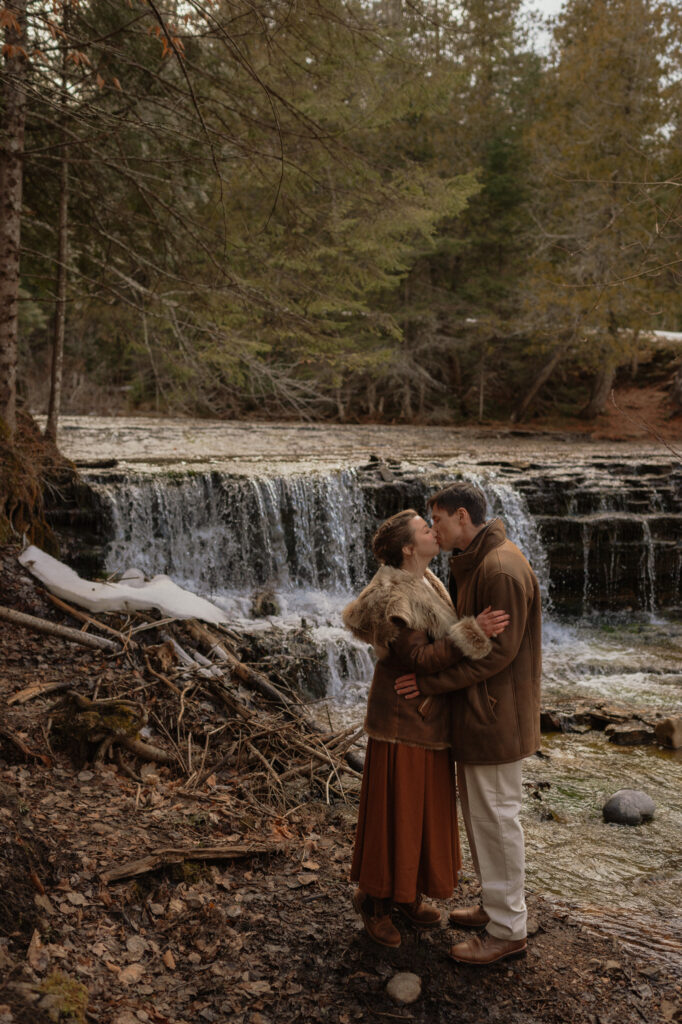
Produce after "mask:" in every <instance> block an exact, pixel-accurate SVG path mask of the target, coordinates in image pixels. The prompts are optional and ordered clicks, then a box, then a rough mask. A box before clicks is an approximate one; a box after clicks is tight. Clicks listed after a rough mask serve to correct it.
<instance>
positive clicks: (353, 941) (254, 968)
mask: <svg viewBox="0 0 682 1024" xmlns="http://www.w3.org/2000/svg"><path fill="white" fill-rule="evenodd" d="M15 555H16V552H15V551H13V550H9V549H3V550H2V551H1V552H0V576H1V579H2V590H3V602H4V603H5V604H7V605H11V606H12V607H14V608H17V609H18V610H20V611H23V612H28V613H31V614H36V615H40V616H43V617H45V618H50V619H53V620H54V621H63V622H64V623H67V624H68V625H71V626H73V625H75V623H74V621H73V620H72V619H70V618H69V617H68V616H66V615H62V614H61V613H58V612H56V611H55V609H54V608H53V606H52V605H51V604H50V602H48V601H47V599H46V598H45V597H44V596H42V595H41V594H40V593H39V591H38V590H37V589H36V588H35V586H34V585H33V583H32V581H31V580H30V579H29V578H28V577H27V576H26V575H25V574H24V573H23V571H22V570H20V568H19V567H18V566H17V563H16V560H15ZM0 650H2V667H1V668H0V707H1V709H2V711H1V713H0V724H1V725H2V732H0V978H1V979H2V980H1V981H0V1021H1V1022H2V1024H17V1022H21V1024H43V1022H47V1021H50V1020H51V1021H78V1022H85V1021H92V1022H97V1024H138V1022H141V1024H150V1022H151V1024H185V1022H186V1024H202V1022H204V1021H205V1022H208V1024H211V1022H218V1024H227V1022H230V1024H280V1022H287V1024H289V1022H291V1024H293V1022H300V1024H304V1022H311V1021H330V1022H331V1021H333V1022H338V1024H351V1022H355V1021H390V1020H400V1019H404V1020H411V1021H418V1022H423V1024H435V1022H453V1024H455V1022H463V1024H468V1022H472V1024H473V1022H481V1021H499V1022H504V1024H515V1022H516V1024H540V1022H542V1024H557V1022H566V1024H568V1022H571V1024H583V1022H584V1024H635V1022H637V1024H639V1022H640V1021H642V1020H644V1021H647V1022H659V1021H660V1022H665V1021H678V1022H679V1021H682V1011H681V1009H680V1000H681V993H682V988H681V985H680V980H681V978H680V976H675V973H674V971H673V969H672V968H671V969H667V968H661V967H660V966H656V965H652V963H651V962H650V960H649V958H648V957H647V956H646V954H643V955H642V957H641V958H637V957H634V956H633V955H631V954H630V953H628V952H626V951H624V950H623V949H619V948H618V946H617V944H614V941H613V940H612V939H611V938H609V937H608V936H604V935H599V934H595V933H590V932H588V931H586V930H584V929H582V928H581V927H580V925H579V924H578V923H577V922H574V921H572V919H571V915H570V913H569V912H568V911H566V910H555V909H553V908H552V906H551V905H550V904H549V903H546V902H545V901H543V899H542V898H541V895H540V894H534V895H531V897H530V900H529V904H530V910H531V916H532V917H533V918H534V920H535V922H536V926H537V930H536V931H535V934H534V935H533V937H532V938H531V939H530V941H529V947H528V953H527V956H526V957H525V958H523V959H521V960H517V961H507V962H503V963H501V964H499V965H497V966H494V967H492V968H487V969H476V968H466V967H463V966H455V965H454V964H452V963H451V962H450V961H448V960H447V958H446V956H445V954H446V951H447V948H448V945H449V942H450V941H451V939H452V936H453V935H454V933H453V932H452V930H450V929H446V928H443V929H442V930H439V931H436V932H435V933H430V934H425V935H419V934H417V933H415V932H413V931H411V930H409V929H408V928H405V929H404V930H403V943H402V946H401V948H400V949H399V950H397V951H395V952H390V951H385V950H381V949H379V948H377V947H375V946H374V945H372V943H371V942H370V941H369V940H368V939H367V937H366V936H365V934H364V933H363V931H362V929H361V927H360V925H359V922H358V919H357V918H356V917H355V915H354V914H353V912H352V910H351V905H350V897H351V892H352V887H351V885H350V884H349V882H348V871H349V864H350V855H351V848H352V840H353V833H354V824H355V814H356V803H355V801H356V794H357V784H356V783H357V780H354V779H353V776H352V774H351V775H350V776H349V778H348V779H346V780H345V782H344V784H343V793H344V794H345V799H344V797H343V795H341V794H340V793H339V792H338V791H337V792H336V793H335V792H334V790H333V789H332V790H329V789H325V786H324V785H320V784H319V783H317V782H316V781H315V778H316V777H314V778H313V782H312V783H311V782H310V780H309V778H308V777H305V778H303V779H302V778H301V777H300V776H297V777H295V778H294V779H293V782H292V785H294V784H295V788H293V789H292V790H291V791H290V792H287V793H284V792H282V793H280V792H279V790H276V789H275V787H274V785H273V788H272V796H271V798H268V797H267V793H268V788H267V784H266V781H265V780H261V782H258V783H256V782H255V781H253V780H255V779H256V776H255V775H254V765H253V764H251V765H250V766H249V767H248V772H247V771H246V769H245V770H244V771H240V769H239V767H238V765H239V762H238V761H236V762H235V760H234V757H232V759H231V758H230V755H229V748H227V749H226V747H224V746H221V743H222V740H221V737H222V736H223V734H228V733H229V734H230V735H234V733H233V732H231V729H232V725H231V724H230V716H229V714H228V712H227V711H226V712H225V714H224V715H223V716H222V719H221V721H217V720H215V711H214V708H213V705H211V704H209V703H207V701H206V699H205V697H202V696H201V694H200V693H199V692H198V691H196V692H195V691H193V690H191V689H187V691H186V692H185V693H184V701H185V708H186V711H185V715H184V716H183V719H182V721H181V722H179V723H178V722H177V721H176V728H175V730H171V729H169V730H168V732H167V734H166V733H164V732H163V730H162V729H161V727H160V725H157V726H156V729H155V736H154V741H155V742H158V743H161V744H162V745H163V747H164V748H165V749H166V750H167V751H168V752H169V753H170V754H173V758H172V761H171V763H170V764H167V765H160V764H146V765H145V763H144V762H143V761H141V760H139V759H136V758H135V757H134V756H133V755H132V754H130V753H128V754H126V758H125V760H123V761H122V762H121V763H120V764H119V763H117V762H116V761H109V760H107V759H106V758H105V759H104V760H103V761H101V762H100V763H98V764H93V762H92V760H91V759H90V757H89V756H88V750H91V749H92V748H88V747H87V746H86V748H85V749H84V751H81V755H78V753H77V752H76V751H74V749H73V748H72V747H71V748H67V747H64V748H62V747H61V746H60V743H59V737H58V733H57V731H56V727H55V722H56V717H57V711H56V710H55V702H56V701H57V700H58V699H59V696H60V694H59V691H56V692H55V693H53V694H49V693H46V694H44V695H43V696H38V697H35V698H34V699H31V700H26V701H25V702H23V703H21V702H19V701H16V700H14V701H13V702H12V703H9V702H10V701H12V698H13V697H14V698H16V696H17V694H18V693H20V692H21V691H23V690H26V688H28V687H31V686H35V685H36V684H41V685H43V684H46V683H55V684H61V685H63V686H68V687H70V688H73V689H74V690H77V691H81V692H83V693H87V694H89V695H90V696H91V697H93V696H94V695H97V697H98V699H102V698H104V697H107V696H113V695H118V696H120V695H121V694H123V693H125V694H126V695H127V697H128V698H130V699H133V700H135V701H140V702H144V704H145V706H146V708H147V710H148V711H149V714H150V720H155V721H157V722H164V721H167V719H166V718H165V717H164V715H165V714H166V711H165V710H164V709H165V708H166V707H167V705H166V704H165V703H164V702H165V701H173V702H175V703H174V704H173V706H174V707H177V706H178V694H176V693H174V692H173V690H171V689H169V687H168V686H167V681H171V682H173V680H174V679H176V677H175V676H171V674H170V670H169V671H168V673H166V672H164V671H163V670H161V669H159V668H158V662H157V663H156V664H157V668H156V670H155V671H156V673H157V674H156V675H155V674H154V673H152V672H151V671H150V670H149V669H148V667H147V665H146V664H145V661H144V658H138V660H137V662H135V660H134V659H133V661H132V662H131V660H130V659H127V658H126V657H123V656H115V655H111V654H110V653H107V652H94V651H90V650H87V649H85V648H83V647H80V646H76V645H74V644H71V643H68V642H65V641H64V640H61V639H58V638H47V637H41V636H39V635H38V634H35V633H32V632H30V631H27V630H23V629H20V628H19V627H17V626H14V625H10V624H9V623H5V622H0ZM153 665H154V663H153V662H152V661H151V660H150V662H149V667H150V668H151V667H153ZM163 676H165V677H166V682H164V681H163V678H161V677H163ZM237 696H239V694H237ZM242 696H243V695H242ZM240 699H241V698H240ZM249 700H250V702H251V703H250V704H249V703H248V702H247V704H246V705H245V706H250V707H251V709H252V710H253V711H254V714H255V713H256V712H258V713H259V714H261V713H265V712H263V710H262V707H261V705H260V704H259V703H258V701H257V700H256V699H255V698H249ZM202 704H205V705H206V706H202ZM153 716H155V719H154V717H153ZM202 716H203V717H202ZM185 717H186V718H187V723H185ZM212 718H213V720H212V721H210V720H211V719H212ZM200 722H204V724H207V723H209V724H210V725H211V727H212V728H214V729H216V730H218V732H216V733H215V734H214V736H213V738H212V740H211V745H210V748H209V753H208V754H207V761H206V764H211V763H214V764H215V765H217V764H218V763H219V761H220V758H221V757H223V759H224V766H223V767H222V768H220V767H216V769H215V771H212V772H211V773H210V774H209V775H208V777H206V778H205V780H204V781H203V783H202V784H200V785H198V786H197V787H196V788H195V789H192V788H191V787H190V786H189V785H188V772H187V770H185V771H183V770H181V764H182V763H183V761H184V763H185V769H188V768H189V767H191V764H190V765H189V766H188V765H187V757H188V752H187V742H188V741H187V737H188V732H191V731H192V730H193V731H194V733H195V735H198V734H199V723H200ZM244 729H246V724H245V725H244ZM221 730H222V731H221ZM249 735H250V737H251V741H252V742H253V744H254V746H256V747H257V743H258V740H257V739H254V733H253V731H252V732H251V733H250V734H249ZM230 742H231V743H232V742H234V741H233V740H230ZM176 748H177V749H176ZM264 749H265V748H264ZM267 749H271V748H267ZM178 750H179V751H180V752H181V753H182V759H178V757H177V756H176V755H177V751H178ZM233 753H234V751H233ZM83 755H84V756H85V757H87V759H86V760H83V759H82V757H83ZM202 756H203V751H202V748H201V747H198V748H196V749H195V757H196V758H198V759H200V758H201V757H202ZM213 757H215V758H216V761H215V762H211V761H210V759H211V758H213ZM190 760H191V758H190ZM256 760H257V758H254V761H256ZM198 764H199V761H198V760H195V762H194V767H195V768H196V767H197V766H198ZM260 767H261V768H262V773H263V775H264V776H267V774H268V773H267V768H266V767H265V766H263V765H261V766H260ZM280 767H281V766H280ZM125 769H127V770H125ZM278 770H279V769H278ZM130 773H132V774H133V775H135V777H136V779H137V780H138V781H135V780H134V779H133V778H131V777H130ZM195 778H196V776H195ZM257 785H258V786H261V785H262V787H263V788H260V789H258V788H256V786H257ZM208 847H211V848H217V849H218V850H219V851H221V852H220V855H216V856H211V855H207V856H206V858H205V859H204V855H203V853H196V854H195V856H194V857H193V856H192V855H191V854H185V855H179V854H177V851H178V850H180V849H182V850H185V851H187V850H191V849H195V850H197V848H198V849H199V850H200V851H204V852H205V851H206V848H208ZM254 848H259V849H266V850H267V851H268V852H266V853H255V854H254V853H249V852H248V851H249V849H251V850H253V849H254ZM160 850H165V851H169V850H171V851H176V854H175V855H173V854H169V853H166V854H165V863H164V855H160V861H161V862H160V863H158V865H157V866H156V867H155V868H150V869H149V870H147V869H146V868H149V867H150V865H149V863H148V862H147V863H146V864H143V868H145V870H143V871H142V872H141V873H140V874H138V875H137V876H133V877H130V876H128V877H124V878H122V879H121V880H120V881H115V880H109V881H108V882H107V881H105V880H104V878H103V876H104V875H105V873H106V872H107V871H108V870H110V869H113V868H116V867H121V866H122V865H126V864H129V862H130V861H134V860H140V859H142V860H144V858H148V857H150V855H151V854H152V852H154V853H156V854H157V860H158V858H159V855H158V851H160ZM230 850H232V853H233V855H230V852H229V851H230ZM244 851H247V852H244ZM472 898H475V893H474V891H473V884H472V883H471V882H470V881H469V880H467V878H465V880H464V881H463V883H462V886H461V888H460V889H459V890H458V891H457V893H455V896H454V899H453V901H452V903H453V904H454V903H460V904H461V903H465V902H467V901H468V900H470V899H472ZM442 909H443V910H444V911H445V910H446V909H447V905H446V904H445V903H443V904H442ZM444 916H445V915H444ZM397 971H411V972H414V973H416V974H417V975H419V977H420V978H421V980H422V995H421V997H420V998H419V1000H418V1001H417V1002H416V1003H414V1004H412V1005H411V1006H408V1007H399V1006H396V1005H395V1004H393V1003H392V1002H391V1000H390V998H389V996H388V995H387V993H386V982H387V980H388V979H389V978H390V977H391V976H392V975H393V974H394V973H395V972H397Z"/></svg>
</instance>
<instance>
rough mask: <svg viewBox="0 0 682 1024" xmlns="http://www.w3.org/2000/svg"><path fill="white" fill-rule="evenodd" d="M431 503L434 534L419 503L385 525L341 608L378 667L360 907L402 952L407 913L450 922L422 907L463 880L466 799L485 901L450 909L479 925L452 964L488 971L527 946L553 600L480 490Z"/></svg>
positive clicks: (422, 921) (363, 799)
mask: <svg viewBox="0 0 682 1024" xmlns="http://www.w3.org/2000/svg"><path fill="white" fill-rule="evenodd" d="M428 508H429V510H430V514H431V520H432V523H433V525H432V526H429V524H428V523H427V522H426V521H425V520H424V519H423V518H422V517H421V516H420V515H419V514H418V513H417V512H416V511H415V510H414V509H407V510H406V511H404V512H398V513H397V515H394V516H391V518H390V519H387V520H386V521H385V522H384V523H382V524H381V526H380V527H379V529H378V530H377V532H376V534H375V536H374V538H373V541H372V550H373V552H374V555H375V557H376V559H377V561H378V562H379V563H380V567H379V570H378V571H377V573H376V574H375V576H374V577H373V579H372V580H371V581H370V583H369V584H368V585H367V586H366V587H365V588H364V590H363V591H362V592H361V593H360V595H359V596H358V597H357V598H356V599H355V600H354V601H352V602H351V603H350V604H349V605H347V607H346V608H345V609H344V611H343V621H344V624H345V625H346V627H347V628H348V629H349V630H350V631H351V632H352V633H353V634H354V635H355V636H356V637H358V638H359V639H361V640H364V641H365V642H367V643H370V644H372V645H373V647H374V649H375V652H376V655H377V659H378V660H377V663H376V666H375V670H374V676H373V678H372V684H371V687H370V691H369V697H368V701H367V714H366V718H365V731H366V733H367V735H368V742H367V755H366V758H365V768H364V772H363V778H362V789H361V794H360V808H359V814H358V825H357V834H356V839H355V848H354V853H353V863H352V868H351V880H352V881H353V882H356V883H357V886H358V888H357V890H356V891H355V894H354V896H353V905H354V907H355V909H356V911H357V912H358V913H359V914H360V915H361V917H362V920H363V922H364V926H365V929H366V931H367V933H368V934H369V936H370V937H371V938H372V939H373V940H374V941H375V942H377V943H379V944H380V945H382V946H388V947H392V948H396V947H398V946H400V943H401V934H400V931H399V930H398V928H397V927H396V925H395V923H394V919H393V913H394V911H395V913H396V914H397V915H399V916H400V917H401V918H403V919H404V920H405V921H407V922H408V923H409V924H410V925H412V926H413V927H415V928H418V929H426V928H434V927H437V926H439V925H440V922H441V915H440V911H439V910H438V909H437V907H435V906H434V905H433V904H431V903H428V902H426V900H425V899H424V897H430V898H432V899H449V898H451V896H452V894H453V891H454V889H455V888H456V886H457V877H458V871H459V870H460V868H461V852H460V845H459V835H458V828H457V797H458V796H459V802H460V806H461V811H462V817H463V819H464V824H465V827H466V832H467V838H468V841H469V848H470V850H471V856H472V860H473V864H474V869H475V871H476V874H477V876H478V880H479V883H480V888H481V902H480V905H477V906H467V907H459V908H456V909H454V910H452V911H451V913H450V916H449V919H450V923H451V924H452V925H453V926H454V927H457V928H470V929H475V930H476V931H475V933H474V934H473V935H472V937H470V938H469V939H468V940H466V941H460V942H456V943H455V944H453V945H452V946H451V948H450V950H449V954H448V955H449V956H450V957H451V959H452V960H455V961H458V962H460V963H465V964H474V965H486V964H491V963H494V962H496V961H498V960H502V959H504V958H505V957H510V956H517V955H519V954H521V953H523V952H524V950H525V948H526V903H525V896H524V882H525V852H524V841H523V830H522V827H521V822H520V812H521V801H522V781H521V763H522V761H523V759H524V758H526V757H529V756H530V755H532V754H534V753H535V752H536V751H537V750H538V749H539V747H540V675H541V606H540V590H539V586H538V581H537V579H536V577H535V573H534V572H533V570H532V569H531V567H530V565H529V563H528V561H527V560H526V558H525V557H524V555H523V554H522V553H521V551H520V550H519V549H518V548H517V547H516V545H515V544H513V543H512V542H511V541H510V540H508V539H507V536H506V532H505V528H504V524H503V523H502V521H501V520H500V519H497V518H495V519H491V520H489V521H486V511H487V510H486V499H485V495H484V493H483V491H482V490H481V489H480V487H478V486H477V485H475V484H473V483H469V482H467V481H461V482H459V481H458V482H456V483H453V484H451V485H449V486H448V487H445V488H444V489H443V490H440V491H438V493H437V494H434V495H433V496H432V497H431V498H430V499H429V501H428ZM439 550H443V551H448V552H452V556H451V558H450V574H449V580H448V586H447V588H446V587H445V586H444V585H443V584H442V583H441V582H440V581H439V580H438V579H437V577H436V576H434V574H433V573H432V572H430V571H429V569H428V566H429V563H430V562H431V560H432V559H433V558H434V557H435V556H436V555H437V554H438V552H439ZM455 766H456V767H455Z"/></svg>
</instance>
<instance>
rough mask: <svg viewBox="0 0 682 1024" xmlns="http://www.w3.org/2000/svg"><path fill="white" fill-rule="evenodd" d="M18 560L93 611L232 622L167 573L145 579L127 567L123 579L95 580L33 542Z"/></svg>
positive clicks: (66, 598) (49, 585) (53, 588)
mask: <svg viewBox="0 0 682 1024" xmlns="http://www.w3.org/2000/svg"><path fill="white" fill-rule="evenodd" d="M19 561H20V562H21V564H22V565H23V566H25V567H26V568H27V569H28V570H29V572H31V573H32V574H33V575H34V576H35V577H36V579H38V580H40V582H41V583H42V584H44V586H46V587H47V589H48V590H49V591H51V592H52V593H53V594H56V595H57V597H61V598H62V600H64V601H70V602H71V603H72V604H75V605H78V606H79V607H80V608H86V609H87V610H88V611H90V612H137V611H147V610H149V609H150V608H158V609H159V611H160V612H161V613H162V614H163V615H170V616H172V617H173V618H176V619H201V620H202V622H213V623H219V622H229V619H228V617H227V615H226V614H225V612H224V611H222V610H221V609H220V608H217V607H216V605H214V604H212V603H211V602H210V601H207V600H206V599H205V598H203V597H199V596H198V595H197V594H193V593H192V592H191V591H189V590H185V589H183V587H179V586H178V585H177V583H174V582H173V580H171V579H170V578H169V577H168V576H164V575H160V576H154V577H153V578H152V579H151V580H148V581H145V579H144V577H143V575H142V573H141V572H140V571H139V570H138V569H128V570H127V571H126V572H125V573H124V575H123V581H122V582H120V583H95V582H93V581H92V580H84V579H82V578H81V577H80V576H79V575H78V573H77V572H75V571H74V570H73V569H71V568H69V566H68V565H64V564H63V562H60V561H58V560H57V559H56V558H52V556H51V555H48V554H46V552H45V551H41V550H40V548H37V547H35V546H34V545H30V546H29V547H27V548H26V550H25V551H23V552H22V553H21V555H19Z"/></svg>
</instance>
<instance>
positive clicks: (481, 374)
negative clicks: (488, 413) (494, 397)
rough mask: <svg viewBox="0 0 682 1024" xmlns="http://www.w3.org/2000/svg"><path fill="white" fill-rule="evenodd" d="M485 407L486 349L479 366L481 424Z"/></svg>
mask: <svg viewBox="0 0 682 1024" xmlns="http://www.w3.org/2000/svg"><path fill="white" fill-rule="evenodd" d="M484 406H485V349H484V350H483V355H482V356H481V362H480V363H479V365H478V422H479V423H480V422H481V420H482V419H483V410H484Z"/></svg>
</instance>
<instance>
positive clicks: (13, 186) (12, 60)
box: [0, 0, 27, 438]
mask: <svg viewBox="0 0 682 1024" xmlns="http://www.w3.org/2000/svg"><path fill="white" fill-rule="evenodd" d="M5 11H6V13H7V14H8V15H9V17H10V19H11V21H10V23H9V24H8V25H7V27H6V29H5V67H4V73H3V84H2V107H1V109H2V125H1V128H2V130H1V132H0V139H1V141H0V423H4V426H5V428H6V430H7V432H8V434H9V436H10V438H12V437H14V432H15V430H16V405H17V339H18V334H19V253H20V244H21V199H22V184H23V154H24V125H25V123H26V64H27V58H26V49H25V47H26V39H25V36H26V0H8V3H7V4H6V6H5Z"/></svg>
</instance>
